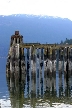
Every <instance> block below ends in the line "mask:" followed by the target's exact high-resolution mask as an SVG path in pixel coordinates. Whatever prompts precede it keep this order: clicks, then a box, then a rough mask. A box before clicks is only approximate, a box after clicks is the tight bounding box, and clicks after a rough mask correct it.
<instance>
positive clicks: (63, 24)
mask: <svg viewBox="0 0 72 108" xmlns="http://www.w3.org/2000/svg"><path fill="white" fill-rule="evenodd" d="M15 30H19V31H20V34H21V35H23V36H24V42H40V43H46V42H47V43H57V42H58V43H60V42H61V40H65V39H66V38H69V39H70V38H72V21H70V20H69V19H62V18H54V17H48V16H44V17H41V16H32V15H10V16H0V45H5V44H7V45H9V43H10V37H11V35H12V34H14V31H15Z"/></svg>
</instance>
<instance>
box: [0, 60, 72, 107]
mask: <svg viewBox="0 0 72 108" xmlns="http://www.w3.org/2000/svg"><path fill="white" fill-rule="evenodd" d="M0 66H1V68H0V106H1V108H72V74H71V73H72V72H71V71H69V73H70V75H69V78H68V81H67V80H66V74H65V73H64V69H63V68H64V67H63V68H62V70H61V71H58V65H57V67H56V72H54V71H53V70H52V73H51V72H50V71H49V70H47V71H46V72H45V73H46V74H44V68H42V69H41V67H40V66H39V65H37V68H36V70H35V71H36V75H32V74H31V72H32V71H31V68H29V69H27V73H28V74H27V75H26V77H25V79H24V80H23V81H22V82H21V83H19V80H18V79H17V78H14V77H11V78H9V77H6V73H5V71H6V70H5V67H6V59H0Z"/></svg>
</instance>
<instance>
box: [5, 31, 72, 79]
mask: <svg viewBox="0 0 72 108" xmlns="http://www.w3.org/2000/svg"><path fill="white" fill-rule="evenodd" d="M71 60H72V45H68V44H65V45H60V44H40V43H25V42H23V36H22V35H20V34H19V31H15V34H14V35H12V36H11V41H10V48H9V52H8V56H7V64H6V73H7V75H8V76H9V75H11V74H12V73H13V74H14V75H16V76H18V77H19V78H21V79H22V77H24V76H25V75H26V73H28V74H29V71H30V69H31V70H32V72H34V73H35V72H36V66H37V65H38V66H40V67H41V69H42V67H43V66H44V70H46V69H48V68H49V69H50V71H52V70H55V71H56V66H57V65H58V64H59V63H60V65H61V64H62V63H64V64H65V65H64V71H68V70H69V68H70V69H71V68H72V67H71V64H70V65H69V61H71ZM63 61H64V62H63ZM56 64H57V65H56ZM59 68H60V69H61V66H59ZM59 68H58V70H59ZM67 69H68V70H67Z"/></svg>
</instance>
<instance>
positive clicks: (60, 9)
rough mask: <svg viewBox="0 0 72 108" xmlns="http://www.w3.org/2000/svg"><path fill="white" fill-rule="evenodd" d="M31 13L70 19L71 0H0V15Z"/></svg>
mask: <svg viewBox="0 0 72 108" xmlns="http://www.w3.org/2000/svg"><path fill="white" fill-rule="evenodd" d="M11 14H32V15H48V16H54V17H62V18H68V19H70V20H72V0H0V15H11Z"/></svg>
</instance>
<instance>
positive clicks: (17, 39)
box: [10, 31, 23, 46]
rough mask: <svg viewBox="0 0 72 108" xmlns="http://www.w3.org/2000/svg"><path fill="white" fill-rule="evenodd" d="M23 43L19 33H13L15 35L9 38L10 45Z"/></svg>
mask: <svg viewBox="0 0 72 108" xmlns="http://www.w3.org/2000/svg"><path fill="white" fill-rule="evenodd" d="M20 43H23V36H22V35H20V34H19V31H15V34H14V35H12V36H11V42H10V45H11V46H12V45H13V44H20Z"/></svg>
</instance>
